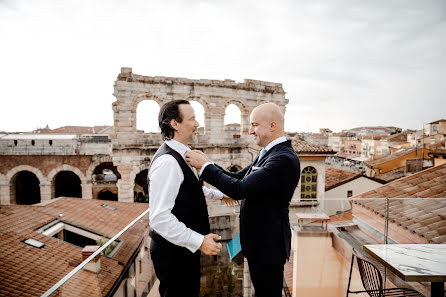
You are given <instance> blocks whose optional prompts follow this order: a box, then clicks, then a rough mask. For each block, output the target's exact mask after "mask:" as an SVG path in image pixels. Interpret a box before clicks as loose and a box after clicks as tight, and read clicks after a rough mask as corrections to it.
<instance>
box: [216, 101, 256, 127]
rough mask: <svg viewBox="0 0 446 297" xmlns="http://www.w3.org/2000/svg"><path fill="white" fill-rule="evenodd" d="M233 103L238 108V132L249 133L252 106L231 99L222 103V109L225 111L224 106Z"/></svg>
mask: <svg viewBox="0 0 446 297" xmlns="http://www.w3.org/2000/svg"><path fill="white" fill-rule="evenodd" d="M230 104H234V105H235V106H237V107H238V109H239V110H240V133H241V134H244V135H246V134H248V133H249V115H250V114H251V111H252V109H253V108H254V107H249V106H247V105H246V104H245V103H243V102H242V101H241V100H236V99H231V100H228V101H226V102H225V104H224V105H223V110H224V111H226V108H227V107H228V106H229V105H230Z"/></svg>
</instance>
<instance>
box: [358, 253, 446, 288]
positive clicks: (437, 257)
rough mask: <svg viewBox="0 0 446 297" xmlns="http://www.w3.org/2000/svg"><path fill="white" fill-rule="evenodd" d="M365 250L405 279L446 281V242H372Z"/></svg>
mask: <svg viewBox="0 0 446 297" xmlns="http://www.w3.org/2000/svg"><path fill="white" fill-rule="evenodd" d="M364 250H365V251H366V252H367V253H369V254H370V255H371V256H373V257H374V258H375V259H376V260H378V261H379V262H381V263H382V264H383V265H384V266H386V267H387V268H389V269H390V270H391V271H392V272H393V273H395V274H396V275H398V276H399V277H400V278H401V279H403V280H404V281H409V282H411V281H415V282H421V281H426V282H444V281H446V244H387V245H386V244H371V245H364Z"/></svg>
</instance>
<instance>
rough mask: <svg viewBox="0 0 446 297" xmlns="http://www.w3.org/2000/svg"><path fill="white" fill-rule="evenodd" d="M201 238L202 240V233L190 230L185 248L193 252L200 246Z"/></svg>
mask: <svg viewBox="0 0 446 297" xmlns="http://www.w3.org/2000/svg"><path fill="white" fill-rule="evenodd" d="M203 240H204V236H203V235H201V234H200V233H197V232H195V231H193V230H192V232H191V234H190V238H189V244H188V246H187V249H188V250H189V251H191V252H192V253H195V252H196V251H197V250H198V249H199V248H200V246H201V244H202V243H203Z"/></svg>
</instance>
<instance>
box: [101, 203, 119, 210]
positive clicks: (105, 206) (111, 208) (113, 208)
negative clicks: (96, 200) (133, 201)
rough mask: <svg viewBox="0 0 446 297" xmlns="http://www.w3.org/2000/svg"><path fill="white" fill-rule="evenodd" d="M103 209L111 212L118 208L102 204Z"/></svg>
mask: <svg viewBox="0 0 446 297" xmlns="http://www.w3.org/2000/svg"><path fill="white" fill-rule="evenodd" d="M102 207H103V208H106V209H110V210H116V207H113V206H110V205H108V204H102Z"/></svg>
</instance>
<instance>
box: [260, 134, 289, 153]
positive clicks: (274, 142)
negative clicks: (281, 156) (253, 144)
mask: <svg viewBox="0 0 446 297" xmlns="http://www.w3.org/2000/svg"><path fill="white" fill-rule="evenodd" d="M285 141H286V137H285V136H280V137H279V138H276V139H274V140H273V141H271V142H270V143H268V145H267V146H265V150H266V151H269V150H270V149H271V148H272V147H273V146H275V145H277V144H279V143H282V142H285Z"/></svg>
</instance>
